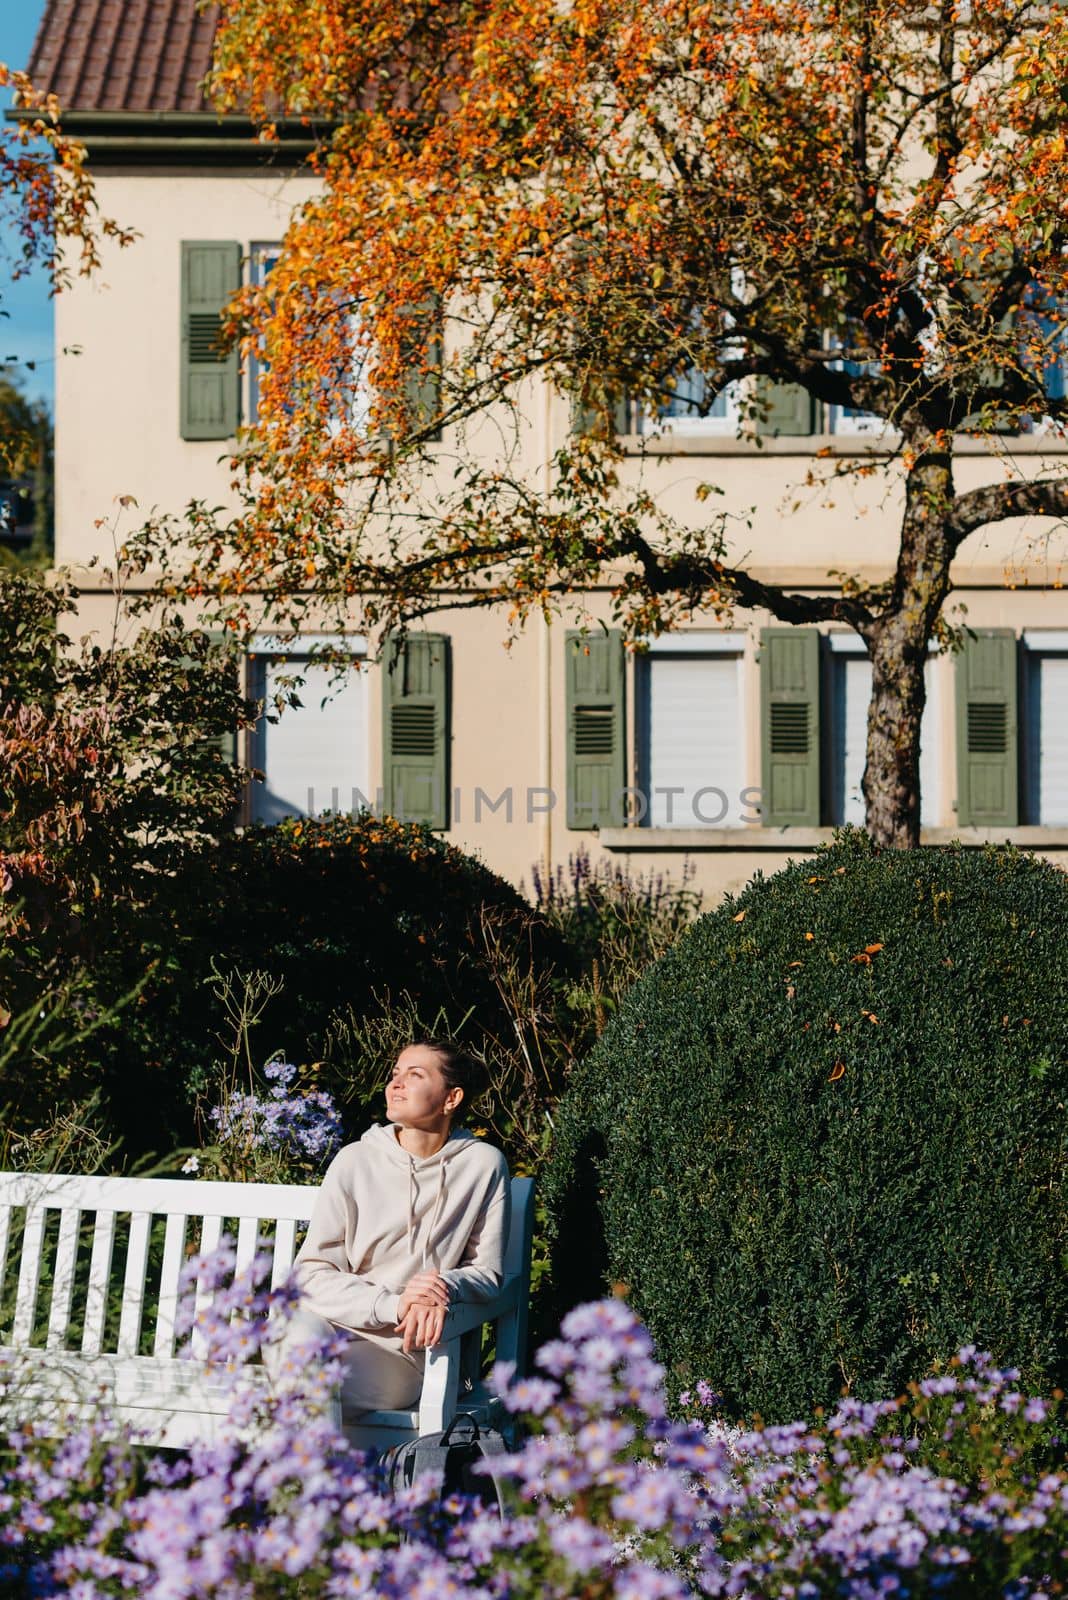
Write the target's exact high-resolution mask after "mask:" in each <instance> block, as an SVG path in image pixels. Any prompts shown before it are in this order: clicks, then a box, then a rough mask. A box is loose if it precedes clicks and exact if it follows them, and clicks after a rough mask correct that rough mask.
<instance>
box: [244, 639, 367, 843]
mask: <svg viewBox="0 0 1068 1600" xmlns="http://www.w3.org/2000/svg"><path fill="white" fill-rule="evenodd" d="M254 665H255V669H256V670H255V673H254V680H258V681H257V682H256V687H255V693H256V694H257V696H258V697H261V698H262V699H263V700H264V701H265V703H266V705H267V706H268V708H270V706H271V703H272V701H273V699H274V697H275V695H277V694H278V693H279V691H280V690H281V689H282V688H283V682H282V680H284V679H286V678H292V677H293V676H295V675H296V674H297V673H300V674H302V675H303V679H304V681H303V683H302V684H301V685H300V686H299V687H298V689H297V694H298V696H299V698H300V702H301V703H300V705H299V706H286V707H285V708H284V709H283V711H282V714H281V716H280V718H279V720H278V721H277V722H268V721H267V719H266V717H261V718H260V721H259V724H258V726H257V729H256V735H255V752H256V753H255V756H254V765H255V766H257V767H258V768H259V769H260V770H261V771H262V772H263V774H264V781H263V782H262V783H256V784H254V785H253V788H252V815H253V819H254V821H256V822H279V821H281V819H282V818H283V817H303V816H315V815H318V814H319V813H321V812H323V811H343V812H348V811H351V810H352V809H353V808H354V806H360V805H362V804H363V803H365V802H366V803H369V804H370V803H373V802H374V798H375V797H374V795H373V794H372V793H371V790H370V769H369V761H368V686H367V674H366V673H365V672H356V671H350V672H347V673H346V674H345V676H344V677H343V678H341V677H338V675H337V672H336V669H334V668H332V667H328V666H326V665H322V664H316V663H314V662H308V661H306V660H303V661H302V660H299V659H297V658H295V657H293V656H287V657H277V656H261V657H258V658H257V659H256V661H255V663H254Z"/></svg>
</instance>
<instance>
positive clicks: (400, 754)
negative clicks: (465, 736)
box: [382, 633, 449, 828]
mask: <svg viewBox="0 0 1068 1600" xmlns="http://www.w3.org/2000/svg"><path fill="white" fill-rule="evenodd" d="M382 684H383V714H382V735H383V755H382V771H383V776H384V782H383V786H382V787H383V791H384V800H385V807H386V810H387V811H388V812H389V814H390V815H391V816H394V817H397V818H399V819H400V820H401V821H403V822H424V823H426V825H427V826H428V827H430V828H447V827H448V826H449V641H448V639H447V638H446V637H445V635H444V634H441V633H418V634H409V635H408V637H407V638H406V639H405V640H404V642H403V643H402V644H401V645H400V647H399V649H398V648H396V646H395V645H394V643H393V641H392V640H391V639H389V638H387V639H386V641H385V646H384V654H383V671H382Z"/></svg>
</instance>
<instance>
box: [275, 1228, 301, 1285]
mask: <svg viewBox="0 0 1068 1600" xmlns="http://www.w3.org/2000/svg"><path fill="white" fill-rule="evenodd" d="M296 1253H297V1225H296V1223H295V1222H292V1221H290V1219H289V1218H288V1217H283V1218H281V1219H280V1220H279V1223H278V1226H277V1228H276V1229H275V1230H274V1262H273V1264H272V1266H271V1288H272V1289H277V1288H278V1287H279V1285H280V1284H283V1283H284V1282H285V1280H286V1279H287V1278H288V1276H289V1271H290V1268H291V1267H292V1265H293V1257H294V1256H295V1255H296Z"/></svg>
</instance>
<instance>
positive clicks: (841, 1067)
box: [827, 1061, 845, 1083]
mask: <svg viewBox="0 0 1068 1600" xmlns="http://www.w3.org/2000/svg"><path fill="white" fill-rule="evenodd" d="M844 1077H845V1062H844V1061H836V1062H835V1064H834V1066H833V1067H832V1068H831V1075H830V1077H829V1078H828V1079H827V1082H828V1083H837V1082H838V1080H839V1078H844Z"/></svg>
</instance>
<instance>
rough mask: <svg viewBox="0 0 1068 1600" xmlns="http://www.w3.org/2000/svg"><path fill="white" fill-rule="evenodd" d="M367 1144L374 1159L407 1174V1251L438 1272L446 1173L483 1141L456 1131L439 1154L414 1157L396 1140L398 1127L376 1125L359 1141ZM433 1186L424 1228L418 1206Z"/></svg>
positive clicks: (465, 1131)
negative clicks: (437, 1239)
mask: <svg viewBox="0 0 1068 1600" xmlns="http://www.w3.org/2000/svg"><path fill="white" fill-rule="evenodd" d="M365 1144H366V1146H367V1150H368V1154H369V1155H372V1156H373V1158H374V1159H376V1160H377V1159H381V1158H382V1157H385V1159H386V1160H388V1161H389V1162H390V1163H391V1164H393V1165H395V1166H397V1167H399V1168H400V1169H401V1171H403V1172H405V1173H406V1174H407V1178H408V1218H407V1227H406V1237H407V1242H408V1249H409V1251H410V1252H411V1253H412V1254H413V1255H414V1254H416V1252H417V1247H418V1255H419V1260H420V1263H421V1266H422V1269H423V1270H424V1271H425V1270H426V1269H427V1268H428V1267H433V1268H434V1269H435V1270H437V1269H438V1267H439V1265H440V1263H439V1261H438V1252H437V1250H436V1249H435V1236H436V1234H437V1230H438V1224H439V1222H440V1221H441V1217H442V1214H443V1213H444V1210H445V1202H446V1194H447V1187H448V1186H447V1180H446V1172H447V1171H448V1168H449V1167H450V1166H451V1165H452V1163H453V1162H454V1161H455V1160H456V1159H457V1157H461V1156H462V1155H463V1152H464V1151H465V1150H468V1149H470V1147H471V1146H474V1147H475V1148H476V1149H477V1148H479V1147H480V1145H481V1141H480V1140H478V1139H476V1138H475V1136H474V1134H471V1133H468V1131H467V1129H466V1128H454V1129H453V1130H452V1132H451V1133H450V1134H449V1137H448V1138H447V1139H446V1140H445V1143H444V1144H443V1145H442V1147H441V1149H440V1150H435V1152H434V1154H433V1155H432V1156H413V1155H412V1154H410V1152H409V1151H407V1150H405V1148H404V1146H403V1145H402V1144H401V1143H400V1140H399V1139H398V1137H397V1126H396V1124H395V1123H392V1122H386V1123H378V1122H376V1123H375V1124H374V1125H373V1127H370V1128H368V1130H367V1132H366V1133H365V1134H364V1135H363V1137H362V1138H361V1140H360V1146H361V1148H362V1147H363V1146H364V1145H365ZM430 1186H433V1187H434V1189H435V1191H436V1193H435V1198H434V1204H433V1208H432V1210H431V1212H430V1216H429V1219H428V1221H427V1223H426V1226H425V1227H420V1226H419V1218H418V1212H419V1205H420V1201H421V1200H422V1198H423V1196H424V1195H425V1194H426V1193H427V1192H428V1188H429V1187H430ZM417 1235H418V1239H417Z"/></svg>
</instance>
